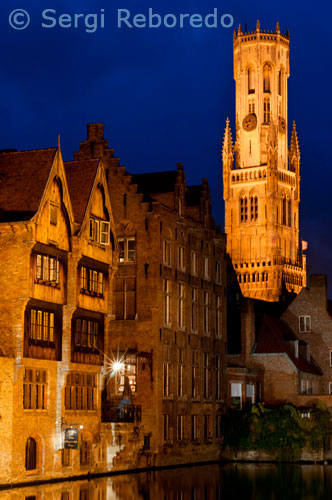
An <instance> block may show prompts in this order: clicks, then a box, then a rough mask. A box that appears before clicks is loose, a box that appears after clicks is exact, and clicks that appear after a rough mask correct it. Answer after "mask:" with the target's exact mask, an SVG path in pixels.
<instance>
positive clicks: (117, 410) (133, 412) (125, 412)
mask: <svg viewBox="0 0 332 500" xmlns="http://www.w3.org/2000/svg"><path fill="white" fill-rule="evenodd" d="M141 416H142V410H141V406H140V405H129V404H123V403H121V402H120V403H118V402H105V403H103V405H102V411H101V421H102V422H104V423H107V422H129V423H135V422H137V423H138V422H140V421H141Z"/></svg>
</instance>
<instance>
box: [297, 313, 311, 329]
mask: <svg viewBox="0 0 332 500" xmlns="http://www.w3.org/2000/svg"><path fill="white" fill-rule="evenodd" d="M299 332H300V333H306V332H311V316H299Z"/></svg>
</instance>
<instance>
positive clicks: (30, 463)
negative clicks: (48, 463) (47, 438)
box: [25, 438, 37, 470]
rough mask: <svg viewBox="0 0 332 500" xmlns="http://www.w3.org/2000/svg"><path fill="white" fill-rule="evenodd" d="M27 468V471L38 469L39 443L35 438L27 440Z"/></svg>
mask: <svg viewBox="0 0 332 500" xmlns="http://www.w3.org/2000/svg"><path fill="white" fill-rule="evenodd" d="M25 468H26V470H34V469H37V443H36V441H35V440H34V439H33V438H29V439H27V442H26V445H25Z"/></svg>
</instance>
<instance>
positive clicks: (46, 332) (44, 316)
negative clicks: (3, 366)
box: [29, 309, 54, 343]
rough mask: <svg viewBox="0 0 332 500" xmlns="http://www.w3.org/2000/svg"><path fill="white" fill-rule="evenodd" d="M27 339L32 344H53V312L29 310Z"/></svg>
mask: <svg viewBox="0 0 332 500" xmlns="http://www.w3.org/2000/svg"><path fill="white" fill-rule="evenodd" d="M29 338H30V340H31V341H34V342H47V343H53V342H54V312H51V311H43V310H40V309H31V311H30V331H29Z"/></svg>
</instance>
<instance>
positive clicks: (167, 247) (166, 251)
mask: <svg viewBox="0 0 332 500" xmlns="http://www.w3.org/2000/svg"><path fill="white" fill-rule="evenodd" d="M163 262H164V265H165V266H170V265H171V242H170V241H168V240H165V241H164V248H163Z"/></svg>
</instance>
